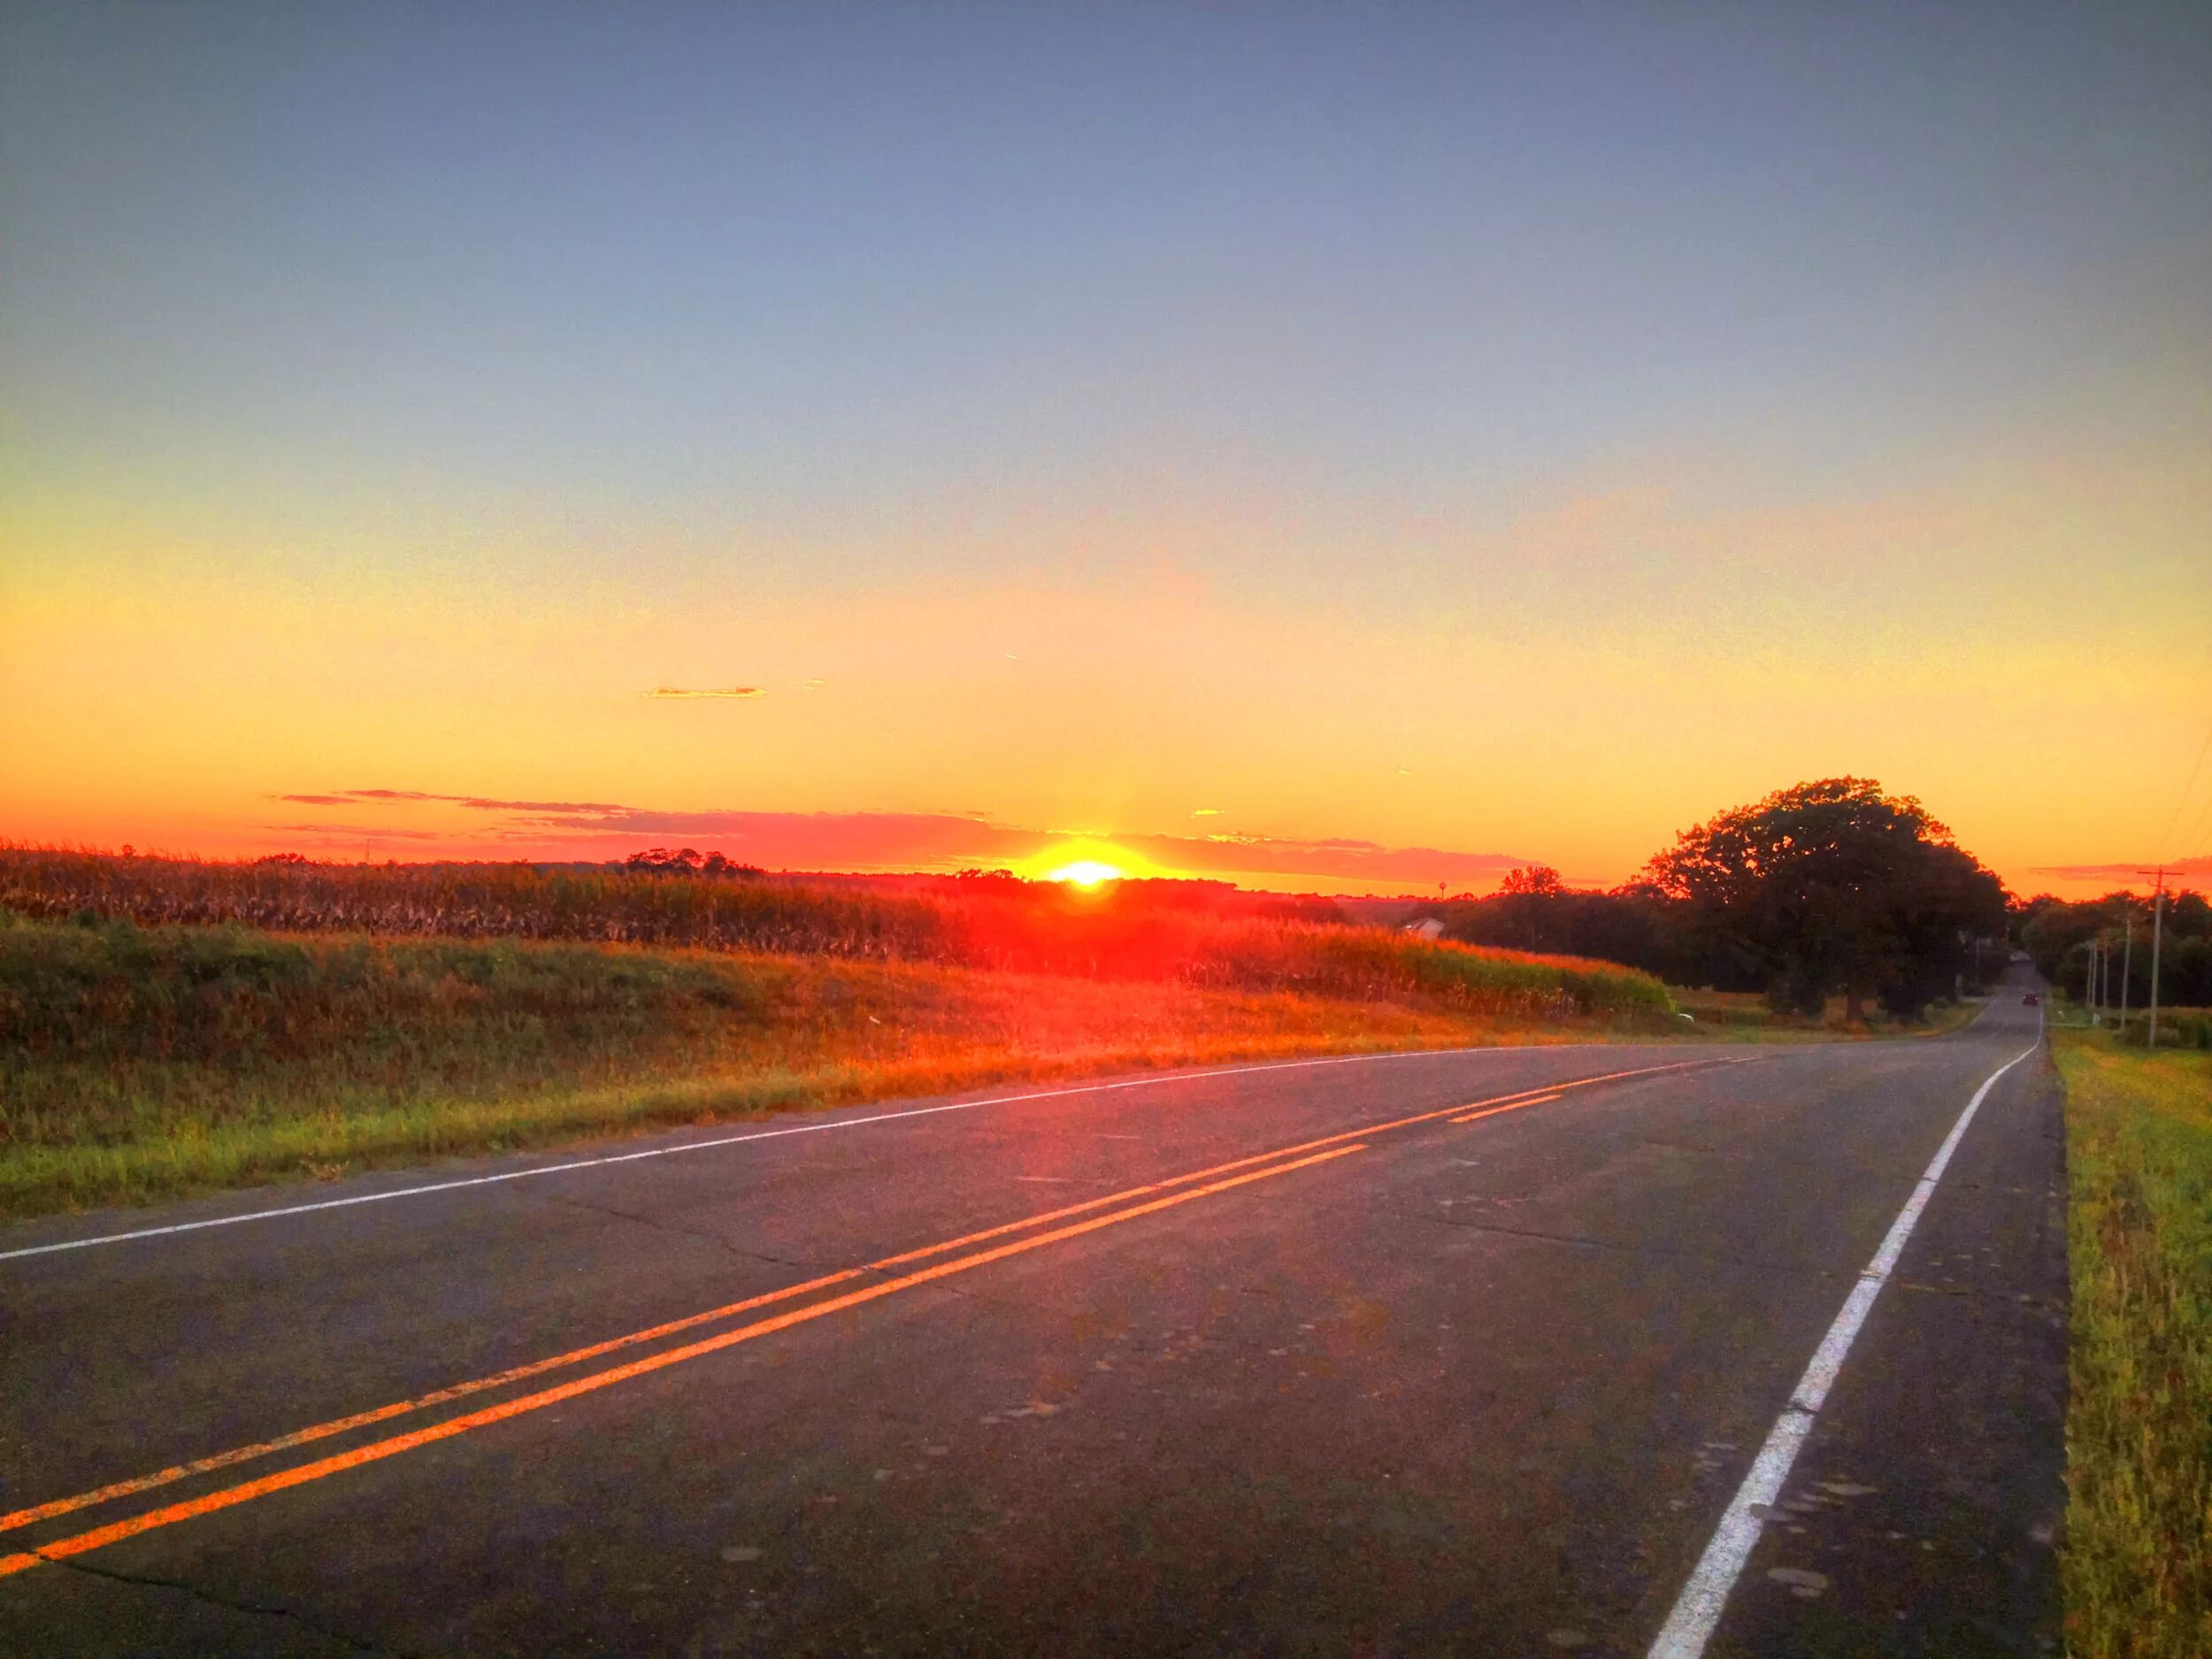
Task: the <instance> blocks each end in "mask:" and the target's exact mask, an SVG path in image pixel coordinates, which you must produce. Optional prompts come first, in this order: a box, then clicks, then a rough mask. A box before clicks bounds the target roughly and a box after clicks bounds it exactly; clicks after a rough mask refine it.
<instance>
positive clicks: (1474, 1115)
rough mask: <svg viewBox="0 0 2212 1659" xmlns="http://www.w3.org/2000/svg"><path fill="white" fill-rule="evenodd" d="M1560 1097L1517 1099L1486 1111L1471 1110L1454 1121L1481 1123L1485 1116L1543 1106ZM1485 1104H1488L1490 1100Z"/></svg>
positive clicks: (1549, 1095) (1541, 1095) (1540, 1096)
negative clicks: (1526, 1107) (1506, 1104)
mask: <svg viewBox="0 0 2212 1659" xmlns="http://www.w3.org/2000/svg"><path fill="white" fill-rule="evenodd" d="M1558 1098H1559V1096H1558V1095H1556V1094H1539V1095H1538V1096H1537V1097H1536V1098H1535V1099H1534V1100H1517V1101H1515V1102H1513V1103H1512V1104H1511V1105H1510V1106H1490V1107H1489V1109H1488V1110H1486V1111H1479V1112H1469V1113H1468V1114H1467V1115H1466V1116H1465V1117H1463V1118H1453V1119H1452V1121H1453V1122H1454V1123H1455V1124H1471V1123H1480V1122H1481V1121H1482V1120H1483V1119H1484V1118H1495V1117H1496V1116H1497V1115H1498V1114H1499V1113H1500V1112H1517V1111H1518V1110H1521V1108H1522V1107H1524V1106H1541V1105H1542V1104H1543V1103H1544V1102H1546V1101H1548V1100H1557V1099H1558ZM1484 1104H1485V1105H1488V1102H1484Z"/></svg>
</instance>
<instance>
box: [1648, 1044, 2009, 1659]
mask: <svg viewBox="0 0 2212 1659" xmlns="http://www.w3.org/2000/svg"><path fill="white" fill-rule="evenodd" d="M2042 1025H2043V1021H2042V1017H2041V1015H2040V1014H2039V1015H2038V1016H2037V1018H2036V1035H2035V1041H2033V1042H2032V1043H2030V1044H2029V1045H2028V1046H2027V1047H2026V1048H2024V1049H2022V1050H2021V1051H2020V1052H2019V1053H2018V1054H2016V1055H2015V1056H2012V1058H2011V1059H2009V1060H2008V1061H2006V1062H2005V1063H2004V1064H2002V1065H2001V1066H1999V1067H1998V1068H1997V1069H1996V1070H1995V1071H1992V1072H1991V1073H1990V1074H1989V1075H1988V1076H1987V1077H1985V1078H1984V1079H1982V1086H1981V1087H1979V1088H1978V1089H1976V1090H1975V1091H1974V1098H1973V1099H1972V1100H1970V1101H1968V1102H1966V1110H1964V1111H1962V1112H1961V1113H1960V1114H1959V1116H1958V1121H1957V1122H1956V1123H1955V1124H1953V1125H1951V1133H1949V1134H1947V1135H1946V1136H1945V1137H1944V1138H1943V1144H1942V1145H1941V1146H1939V1147H1938V1148H1936V1155H1935V1156H1934V1157H1933V1158H1932V1159H1930V1160H1929V1162H1928V1168H1927V1171H1926V1172H1925V1173H1924V1174H1923V1175H1922V1176H1921V1178H1920V1179H1918V1180H1917V1181H1916V1182H1914V1183H1913V1189H1912V1195H1911V1196H1910V1197H1909V1198H1908V1199H1906V1200H1905V1207H1904V1208H1903V1209H1902V1210H1899V1211H1898V1212H1897V1219H1896V1220H1895V1221H1893V1222H1892V1223H1891V1224H1890V1228H1889V1232H1888V1233H1887V1234H1886V1236H1885V1237H1884V1238H1883V1240H1882V1245H1881V1248H1879V1249H1878V1250H1876V1251H1875V1252H1874V1259H1873V1260H1872V1261H1870V1262H1869V1263H1867V1264H1866V1271H1863V1272H1862V1273H1861V1274H1860V1275H1859V1281H1858V1283H1857V1284H1855V1285H1854V1286H1852V1287H1851V1294H1849V1295H1848V1296H1846V1297H1845V1298H1844V1300H1843V1307H1842V1310H1840V1311H1839V1313H1838V1314H1837V1315H1836V1318H1835V1323H1834V1324H1833V1325H1830V1326H1829V1327H1828V1334H1827V1335H1826V1336H1824V1337H1823V1338H1822V1339H1821V1341H1820V1346H1819V1347H1818V1348H1815V1349H1814V1350H1813V1356H1812V1359H1811V1360H1810V1361H1809V1363H1807V1364H1806V1367H1805V1374H1804V1375H1803V1376H1802V1377H1800V1378H1799V1379H1797V1386H1796V1388H1795V1389H1794V1390H1793V1392H1792V1393H1791V1394H1790V1400H1789V1403H1788V1404H1787V1405H1786V1406H1784V1407H1783V1408H1782V1415H1781V1416H1780V1417H1778V1418H1776V1419H1775V1423H1774V1428H1773V1430H1772V1432H1770V1433H1769V1434H1768V1435H1767V1438H1766V1444H1765V1445H1763V1446H1762V1447H1761V1448H1759V1455H1758V1456H1757V1457H1755V1459H1753V1460H1752V1464H1751V1471H1750V1472H1749V1473H1748V1474H1747V1475H1746V1476H1744V1478H1743V1484H1742V1485H1741V1486H1738V1487H1737V1488H1736V1495H1735V1497H1734V1498H1733V1499H1732V1501H1731V1502H1730V1503H1729V1505H1728V1509H1727V1510H1726V1512H1725V1513H1724V1514H1723V1515H1722V1516H1721V1518H1720V1525H1719V1526H1718V1527H1717V1528H1716V1529H1715V1530H1714V1532H1713V1538H1712V1541H1711V1542H1710V1543H1709V1544H1707V1545H1706V1546H1705V1553H1704V1554H1703V1555H1700V1556H1699V1557H1698V1561H1697V1565H1696V1566H1695V1567H1694V1569H1692V1570H1691V1572H1690V1579H1689V1582H1688V1583H1687V1584H1686V1585H1684V1586H1682V1594H1680V1595H1679V1596H1678V1597H1677V1598H1676V1599H1675V1603H1674V1610H1673V1611H1672V1612H1671V1613H1670V1614H1669V1615H1668V1616H1667V1622H1666V1624H1664V1625H1663V1626H1662V1627H1661V1629H1660V1632H1659V1634H1658V1636H1657V1637H1656V1639H1655V1640H1653V1642H1652V1644H1651V1651H1650V1655H1649V1656H1648V1659H1700V1655H1702V1654H1703V1653H1704V1651H1705V1644H1706V1643H1707V1642H1709V1641H1710V1640H1712V1636H1713V1632H1714V1630H1715V1629H1716V1628H1717V1626H1718V1625H1719V1624H1720V1616H1721V1611H1722V1609H1724V1608H1725V1607H1726V1606H1727V1605H1728V1594H1729V1592H1730V1591H1732V1590H1733V1589H1734V1588H1735V1587H1736V1580H1737V1578H1740V1576H1741V1575H1742V1573H1743V1570H1744V1563H1746V1562H1747V1561H1749V1560H1750V1559H1751V1549H1752V1546H1754V1545H1755V1544H1756V1543H1757V1542H1758V1541H1759V1534H1760V1533H1761V1532H1763V1530H1764V1529H1765V1525H1766V1523H1765V1520H1764V1518H1763V1516H1762V1514H1761V1513H1760V1511H1762V1510H1763V1509H1765V1508H1767V1507H1768V1506H1770V1505H1771V1504H1772V1503H1773V1502H1774V1501H1775V1499H1776V1498H1778V1496H1780V1495H1781V1491H1782V1483H1783V1482H1784V1481H1785V1480H1786V1479H1789V1472H1790V1465H1791V1464H1792V1463H1795V1462H1796V1461H1797V1454H1798V1449H1799V1448H1801V1447H1802V1446H1803V1445H1804V1443H1805V1439H1806V1436H1808V1435H1809V1434H1810V1433H1811V1432H1812V1430H1813V1418H1814V1417H1815V1416H1816V1414H1817V1413H1818V1411H1819V1410H1820V1408H1821V1406H1822V1404H1823V1403H1824V1402H1825V1401H1826V1400H1827V1398H1828V1390H1829V1389H1830V1388H1831V1387H1832V1386H1834V1383H1835V1380H1836V1374H1837V1373H1838V1372H1839V1371H1841V1370H1842V1369H1843V1361H1844V1356H1846V1355H1847V1354H1848V1353H1850V1351H1851V1344H1852V1342H1853V1341H1854V1340H1856V1338H1857V1336H1858V1334H1859V1327H1860V1326H1861V1325H1864V1324H1865V1323H1866V1316H1867V1313H1868V1311H1869V1310H1870V1309H1872V1307H1873V1306H1874V1299H1875V1298H1876V1297H1877V1296H1878V1295H1880V1294H1882V1286H1884V1285H1886V1284H1887V1283H1888V1282H1889V1276H1890V1271H1891V1270H1892V1269H1893V1268H1894V1267H1895V1266H1896V1265H1897V1258H1898V1257H1899V1256H1901V1255H1902V1254H1903V1253H1904V1249H1905V1240H1908V1239H1909V1238H1911V1237H1912V1230H1913V1228H1914V1227H1915V1226H1916V1225H1919V1221H1920V1212H1921V1211H1922V1210H1925V1209H1926V1208H1927V1207H1928V1200H1929V1199H1930V1198H1932V1196H1934V1194H1935V1189H1936V1183H1937V1182H1938V1181H1939V1180H1941V1179H1943V1171H1945V1169H1947V1167H1948V1166H1949V1164H1950V1162H1951V1154H1952V1153H1954V1152H1955V1151H1956V1150H1957V1149H1958V1144H1959V1142H1960V1141H1962V1140H1963V1139H1964V1138H1965V1135H1966V1128H1967V1125H1969V1124H1970V1123H1972V1122H1973V1121H1974V1114H1975V1113H1976V1112H1978V1111H1979V1110H1981V1104H1982V1102H1983V1101H1984V1100H1985V1099H1987V1098H1988V1096H1989V1091H1990V1090H1991V1089H1993V1088H1994V1087H1997V1079H1999V1078H2001V1077H2002V1076H2004V1074H2005V1073H2006V1072H2008V1071H2011V1070H2012V1068H2013V1067H2014V1066H2016V1065H2018V1064H2020V1062H2021V1061H2023V1060H2024V1059H2026V1058H2027V1057H2028V1056H2030V1055H2032V1054H2033V1053H2034V1052H2035V1051H2036V1050H2037V1049H2038V1048H2041V1047H2042V1046H2043V1030H2042Z"/></svg>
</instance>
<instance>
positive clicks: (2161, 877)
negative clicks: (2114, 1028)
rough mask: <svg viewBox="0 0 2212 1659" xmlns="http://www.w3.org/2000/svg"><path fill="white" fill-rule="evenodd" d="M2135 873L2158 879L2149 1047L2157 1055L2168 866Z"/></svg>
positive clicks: (2153, 920)
mask: <svg viewBox="0 0 2212 1659" xmlns="http://www.w3.org/2000/svg"><path fill="white" fill-rule="evenodd" d="M2135 873H2136V874H2137V875H2139V876H2155V877H2156V878H2157V879H2158V884H2157V886H2155V887H2153V888H2152V889H2151V1034H2150V1041H2149V1043H2148V1045H2147V1046H2148V1047H2149V1048H2150V1050H2151V1052H2152V1053H2154V1054H2155V1053H2156V1052H2157V1051H2158V946H2159V941H2160V938H2161V936H2162V933H2164V931H2165V926H2164V924H2165V920H2166V866H2165V865H2164V864H2161V865H2159V866H2158V868H2157V869H2155V870H2139V871H2137V872H2135Z"/></svg>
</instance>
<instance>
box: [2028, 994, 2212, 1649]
mask: <svg viewBox="0 0 2212 1659" xmlns="http://www.w3.org/2000/svg"><path fill="white" fill-rule="evenodd" d="M2052 1041H2053V1047H2054V1051H2055V1056H2056V1058H2057V1061H2058V1066H2059V1071H2060V1073H2061V1075H2062V1077H2063V1078H2064V1079H2065V1084H2066V1120H2067V1157H2068V1165H2069V1180H2070V1188H2071V1200H2070V1220H2069V1243H2070V1255H2071V1258H2072V1270H2073V1342H2072V1367H2071V1379H2070V1381H2071V1401H2070V1407H2069V1409H2068V1414H2067V1425H2066V1448H2067V1465H2068V1468H2067V1483H2068V1486H2069V1488H2070V1503H2069V1508H2068V1511H2067V1543H2066V1553H2065V1557H2064V1564H2063V1575H2064V1583H2065V1594H2066V1629H2067V1645H2068V1649H2069V1651H2070V1652H2071V1653H2072V1654H2074V1655H2080V1656H2082V1659H2200V1656H2201V1655H2206V1654H2212V1054H2206V1053H2203V1052H2200V1051H2193V1050H2191V1051H2177V1052H2166V1051H2164V1050H2163V1049H2162V1050H2161V1051H2160V1052H2159V1053H2157V1054H2155V1055H2151V1054H2147V1053H2145V1052H2144V1051H2142V1050H2141V1049H2140V1048H2134V1049H2129V1048H2119V1047H2117V1046H2116V1045H2115V1044H2114V1042H2113V1041H2112V1038H2111V1036H2110V1034H2109V1033H2101V1032H2089V1031H2076V1030H2062V1031H2058V1032H2055V1033H2053V1038H2052Z"/></svg>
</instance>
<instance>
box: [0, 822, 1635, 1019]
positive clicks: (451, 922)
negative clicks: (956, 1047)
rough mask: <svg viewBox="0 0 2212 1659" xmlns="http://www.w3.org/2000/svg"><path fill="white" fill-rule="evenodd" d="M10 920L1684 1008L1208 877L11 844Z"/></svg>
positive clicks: (1507, 1002)
mask: <svg viewBox="0 0 2212 1659" xmlns="http://www.w3.org/2000/svg"><path fill="white" fill-rule="evenodd" d="M0 910H10V911H12V912H13V913H15V914H17V915H19V916H21V917H24V918H29V919H32V920H42V921H61V920H73V921H81V922H86V923H91V924H97V923H101V922H110V921H127V922H134V923H137V924H139V925H140V926H149V927H169V926H246V927H250V928H256V929H263V930H267V931H271V932H276V933H356V934H360V933H366V934H373V935H377V936H380V937H390V938H406V937H437V938H444V939H453V940H477V939H503V940H540V941H551V940H571V941H577V942H580V943H583V942H588V943H593V944H606V943H617V944H632V945H652V946H684V947H695V948H699V949H708V950H718V951H734V952H744V953H755V954H759V953H767V954H776V955H787V956H809V957H824V958H832V959H837V960H848V961H866V962H905V963H931V964H940V965H943V966H949V967H966V968H977V969H990V970H997V971H1002V972H1015V973H1035V974H1053V975H1057V976H1064V977H1067V978H1075V979H1113V980H1132V981H1152V980H1171V981H1180V982H1182V983H1185V984H1188V985H1192V986H1195V987H1202V988H1205V989H1210V990H1238V991H1252V992H1265V991H1290V992H1294V993H1297V994H1299V995H1319V996H1327V997H1340V998H1349V999H1352V1000H1356V1001H1368V1000H1373V999H1376V998H1378V997H1385V998H1388V997H1399V996H1406V995H1414V996H1427V997H1433V998H1438V999H1440V1000H1443V1001H1445V1002H1449V1003H1450V1004H1451V1005H1453V1006H1454V1007H1455V1008H1458V1009H1461V1010H1464V1011H1467V1012H1475V1013H1484V1014H1489V1015H1495V1016H1499V1017H1502V1018H1527V1019H1542V1018H1564V1017H1571V1016H1592V1015H1621V1016H1627V1017H1644V1016H1649V1017H1652V1018H1660V1017H1663V1016H1664V1015H1665V1014H1667V1013H1668V1012H1669V1011H1670V1010H1671V1003H1670V1002H1669V1001H1668V997H1667V992H1666V988H1665V987H1663V986H1662V985H1661V984H1660V983H1659V981H1658V980H1657V979H1654V978H1652V977H1651V976H1650V975H1649V974H1647V973H1641V972H1637V971H1636V970H1634V969H1632V968H1624V967H1619V966H1617V965H1615V964H1611V963H1602V962H1591V961H1586V960H1584V959H1581V958H1578V957H1571V956H1533V955H1530V954H1528V953H1526V952H1523V951H1514V950H1500V949H1486V948H1482V947H1478V946H1472V945H1460V944H1454V943H1450V942H1448V941H1427V940H1422V939H1417V938H1414V937H1411V936H1409V935H1406V934H1403V933H1390V932H1386V931H1385V930H1382V929H1379V928H1372V927H1357V926H1348V925H1345V924H1344V922H1343V920H1342V918H1341V914H1340V912H1338V911H1337V910H1335V907H1334V906H1333V905H1330V904H1328V903H1327V902H1325V901H1319V900H1316V901H1300V900H1285V899H1282V898H1280V897H1278V896H1273V895H1251V894H1240V893H1237V892H1235V891H1234V890H1233V889H1231V888H1229V887H1227V886H1226V885H1225V884H1222V883H1210V882H1184V881H1131V882H1120V883H1117V884H1115V885H1114V886H1113V887H1110V888H1107V889H1104V890H1102V891H1100V892H1097V893H1084V892H1081V891H1079V890H1076V889H1073V888H1071V887H1066V886H1062V885H1056V884H1052V883H1037V882H1023V881H1016V880H1012V879H984V880H979V881H969V880H962V879H955V878H945V879H940V880H936V881H933V882H927V881H926V882H922V883H919V884H917V885H912V886H910V887H908V888H906V889H905V890H896V891H894V890H885V889H879V888H873V887H856V886H852V885H849V884H848V885H836V884H833V883H824V882H820V881H816V882H811V883H810V882H808V881H806V880H803V879H780V878H761V879H732V878H729V877H709V876H703V875H672V874H653V875H649V874H638V873H631V872H624V871H621V870H619V869H616V870H602V869H592V870H582V871H578V870H572V869H565V868H557V869H550V870H541V869H538V868H536V867H535V866H533V865H530V864H310V863H304V862H298V863H288V864H287V863H277V864H264V863H256V864H244V863H225V862H222V861H219V860H205V859H179V858H151V857H148V858H141V857H125V856H110V855H106V854H101V853H94V852H81V851H73V850H70V849H55V848H38V847H24V846H16V845H9V844H4V843H0ZM1317 918H1335V919H1334V920H1333V922H1332V921H1328V920H1323V919H1317Z"/></svg>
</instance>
